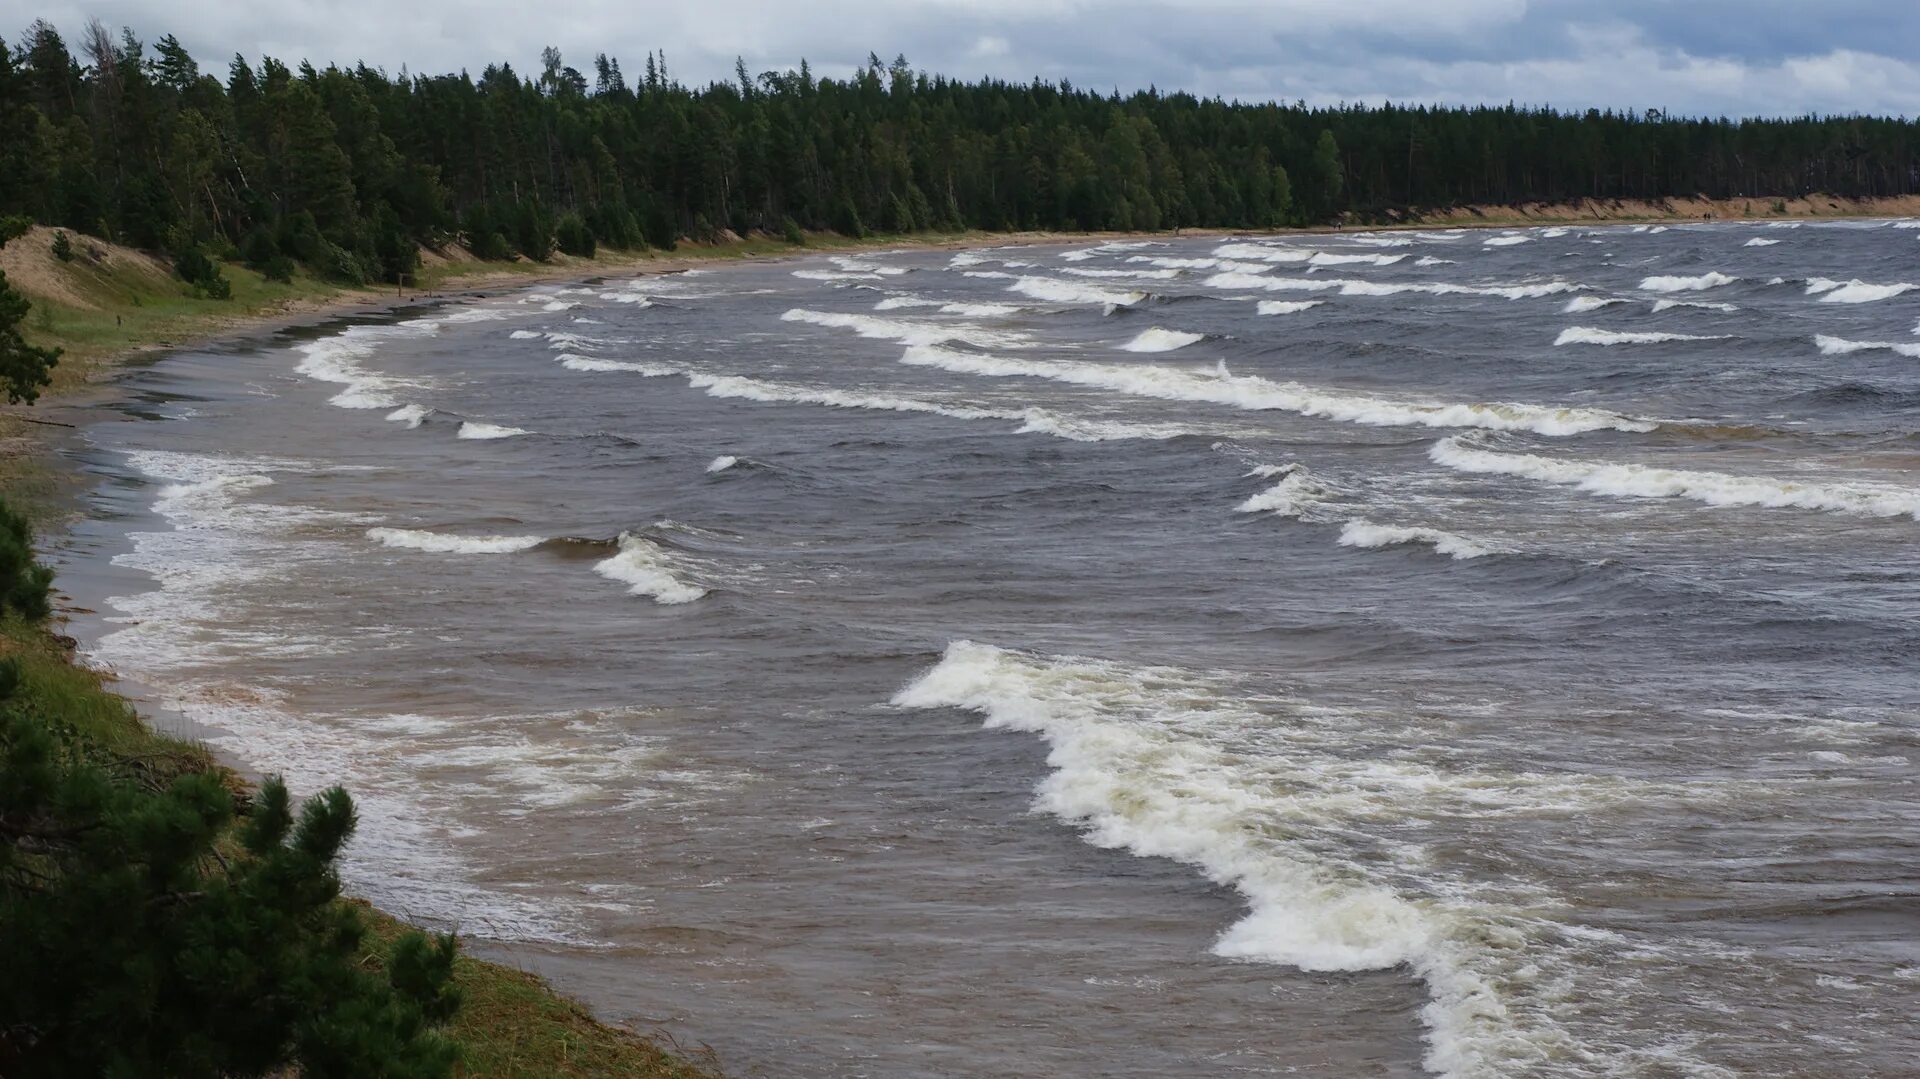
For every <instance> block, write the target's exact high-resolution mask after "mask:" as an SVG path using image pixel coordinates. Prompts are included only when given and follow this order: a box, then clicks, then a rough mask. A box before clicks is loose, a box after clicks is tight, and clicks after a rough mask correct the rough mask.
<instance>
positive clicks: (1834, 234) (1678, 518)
mask: <svg viewBox="0 0 1920 1079" xmlns="http://www.w3.org/2000/svg"><path fill="white" fill-rule="evenodd" d="M1915 224H1916V223H1915V222H1864V223H1851V224H1828V225H1807V226H1805V227H1794V226H1784V227H1778V226H1777V227H1764V226H1758V225H1703V226H1698V227H1673V228H1648V227H1646V226H1636V227H1631V228H1619V227H1616V228H1604V229H1601V228H1595V229H1587V228H1577V227H1567V228H1554V229H1546V230H1533V231H1524V232H1511V233H1495V232H1471V233H1468V232H1432V233H1394V234H1346V235H1335V236H1321V237H1305V236H1302V237H1289V238H1286V239H1243V240H1234V241H1222V240H1220V239H1217V238H1216V239H1175V240H1171V241H1168V242H1140V243H1113V244H1104V245H1099V246H1081V247H1077V248H1070V247H1059V248H1015V249H1000V250H991V249H989V250H977V251H964V252H959V253H954V252H892V253H882V254H875V255H862V256H859V257H857V258H829V257H815V258H808V259H802V260H798V261H794V262H785V263H768V264H760V265H741V266H737V267H729V268H725V269H713V270H709V271H704V272H697V273H688V274H684V275H678V276H667V277H651V278H644V279H640V280H633V281H625V280H622V281H608V282H603V283H596V284H593V285H591V286H587V287H578V288H566V289H558V290H554V289H549V290H544V291H539V292H531V293H527V294H522V295H513V296H505V297H497V298H492V299H484V300H471V301H467V302H460V303H452V304H448V305H445V306H441V307H435V308H431V309H422V310H418V311H413V312H408V313H405V314H403V315H401V316H399V317H396V318H393V319H384V320H377V321H372V322H367V323H365V324H360V325H353V326H336V327H332V328H329V329H328V330H326V331H325V332H323V333H320V334H318V335H317V336H316V335H315V334H312V333H303V334H298V335H291V336H289V337H287V338H285V339H283V340H276V341H274V342H272V343H271V344H269V345H263V346H260V347H252V348H244V349H231V350H221V351H210V352H202V353H188V354H182V355H177V356H174V357H171V358H169V359H167V360H165V361H163V362H161V363H159V364H157V365H155V366H153V367H152V368H150V369H148V370H146V371H144V372H142V373H140V374H138V375H137V376H134V377H133V378H132V380H131V382H132V385H133V387H134V388H135V389H136V391H137V393H136V397H137V407H135V408H132V409H130V410H129V417H130V421H132V420H137V422H124V423H116V424H104V425H101V426H100V427H98V428H96V430H95V432H94V444H95V451H94V452H93V453H92V455H91V459H92V461H93V463H94V465H95V467H97V468H99V469H101V470H102V471H103V473H104V474H106V475H107V476H108V481H107V482H106V483H105V484H104V485H103V487H102V489H101V493H100V495H99V498H98V504H99V506H100V508H101V510H102V517H101V523H100V524H98V525H97V526H95V527H93V528H91V529H89V530H88V532H87V534H86V535H85V536H83V537H82V539H83V541H84V542H83V543H82V544H81V545H80V549H81V550H82V551H94V552H97V557H95V558H94V564H93V568H92V569H91V570H88V568H87V567H86V566H79V567H74V568H73V569H70V571H69V575H70V578H71V579H72V580H74V581H76V582H78V584H79V586H80V591H81V592H82V593H84V592H86V591H87V590H88V589H91V590H93V591H95V592H98V593H100V595H99V596H95V597H87V596H85V595H83V596H82V597H81V598H82V599H88V598H92V599H102V598H104V597H109V596H110V597H111V598H110V599H109V600H107V601H106V602H105V603H104V604H102V606H103V607H104V608H105V609H106V612H107V616H106V617H105V618H104V620H103V621H102V622H101V623H100V624H99V625H97V626H94V627H92V631H93V632H92V634H91V635H92V636H93V638H94V639H93V640H91V641H90V644H89V647H90V651H91V653H92V654H93V655H94V656H95V657H96V658H97V660H98V661H99V662H101V663H104V664H107V665H110V666H112V667H113V668H115V669H116V670H118V671H120V672H122V673H124V674H126V675H128V676H131V677H135V678H137V679H138V680H139V681H140V682H141V683H143V684H144V685H146V686H148V687H150V688H151V691H152V693H153V695H154V697H155V698H156V700H157V701H158V702H159V703H164V704H166V705H168V706H170V707H171V708H173V709H175V710H176V711H177V712H178V713H180V714H182V715H184V716H185V717H187V718H188V719H190V720H192V721H194V722H196V723H198V724H203V725H204V728H205V731H206V734H207V736H208V737H210V738H211V739H212V740H213V741H214V742H215V744H216V745H218V746H219V747H220V748H222V749H223V750H224V751H226V752H227V753H229V754H230V755H231V756H232V757H233V758H235V759H236V760H239V761H242V762H245V763H247V764H249V765H251V766H252V767H254V768H256V769H258V770H260V771H284V772H286V773H287V774H288V775H290V776H293V777H295V778H296V779H297V780H298V781H299V782H300V783H302V784H305V785H307V786H308V787H317V786H318V785H320V784H322V783H328V782H335V781H338V782H342V783H346V784H348V785H349V786H350V787H351V788H352V789H353V791H354V792H355V794H356V795H358V796H359V798H360V801H361V804H362V807H363V814H362V819H363V824H362V832H361V836H360V839H359V840H358V842H357V845H356V846H355V848H354V850H353V854H352V859H351V864H350V866H349V875H350V879H351V884H352V886H353V888H354V889H356V890H357V891H358V892H360V893H362V894H365V895H367V896H369V897H371V898H373V899H374V900H376V901H378V902H379V903H381V904H383V905H387V906H390V907H392V908H394V909H397V910H400V911H404V912H407V913H410V914H412V915H414V916H416V917H418V918H420V919H423V920H426V921H428V922H431V923H434V924H447V925H458V926H460V927H461V928H462V929H464V930H465V931H467V932H468V933H470V934H473V935H475V936H476V937H478V938H481V939H482V940H484V941H491V942H493V945H492V946H493V947H496V948H503V949H506V950H508V951H509V953H510V954H511V955H512V956H513V957H514V958H515V959H517V960H519V961H522V962H525V963H529V964H531V965H533V966H535V967H537V968H538V969H541V970H543V971H546V972H548V973H550V974H552V975H554V976H555V977H556V978H558V979H559V981H560V983H561V984H562V986H563V987H565V988H567V989H569V990H571V991H574V992H576V993H579V994H581V995H583V996H585V997H586V998H587V999H588V1000H590V1001H591V1002H592V1003H593V1004H595V1005H596V1006H598V1007H599V1008H600V1009H601V1010H602V1011H603V1012H605V1013H606V1014H608V1015H610V1016H612V1017H615V1018H629V1019H635V1020H637V1021H639V1022H640V1023H642V1024H643V1025H647V1026H652V1027H657V1028H661V1029H665V1030H667V1031H670V1032H671V1033H672V1034H674V1036H675V1037H677V1038H679V1039H680V1040H681V1041H683V1042H686V1043H690V1044H691V1043H699V1042H706V1043H710V1044H712V1045H713V1046H714V1047H715V1048H716V1049H717V1050H718V1052H719V1053H720V1056H721V1059H722V1060H723V1061H724V1062H726V1063H727V1064H728V1065H730V1066H731V1067H732V1068H733V1069H734V1070H735V1071H737V1072H738V1073H740V1074H744V1075H751V1074H766V1075H782V1076H856V1075H873V1076H953V1075H1031V1074H1050V1075H1137V1076H1158V1075H1175V1074H1177V1075H1215V1074H1218V1075H1227V1074H1275V1073H1294V1072H1300V1073H1309V1074H1324V1075H1338V1076H1349V1075H1418V1074H1423V1073H1434V1074H1443V1075H1451V1076H1567V1077H1573V1076H1732V1075H1742V1076H1745V1075H1796V1076H1799V1075H1808V1076H1825V1075H1834V1076H1839V1075H1894V1074H1912V1070H1913V1067H1914V1061H1915V1059H1916V1058H1920V1032H1917V1031H1916V1029H1915V1025H1914V1021H1913V1016H1914V1014H1915V1013H1916V1010H1920V942H1917V941H1920V937H1917V936H1916V929H1917V928H1920V917H1916V915H1917V914H1920V901H1917V900H1916V894H1917V893H1920V875H1916V870H1915V868H1914V867H1915V865H1916V855H1920V844H1917V843H1916V841H1915V833H1914V825H1915V821H1916V809H1920V806H1917V805H1916V791H1915V770H1914V762H1915V760H1916V759H1920V745H1916V737H1917V736H1916V722H1917V716H1916V711H1917V710H1920V562H1917V561H1916V557H1915V553H1916V545H1915V541H1916V539H1920V480H1917V479H1916V472H1915V470H1916V467H1920V435H1916V429H1917V428H1920V424H1917V422H1916V421H1920V325H1916V320H1920V287H1916V286H1917V285H1920V230H1915V229H1914V228H1912V226H1913V225H1915ZM83 557H84V556H83ZM109 559H110V560H111V565H110V566H108V565H107V564H106V563H107V561H108V560H109Z"/></svg>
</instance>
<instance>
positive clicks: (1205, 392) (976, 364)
mask: <svg viewBox="0 0 1920 1079" xmlns="http://www.w3.org/2000/svg"><path fill="white" fill-rule="evenodd" d="M900 362H902V363H906V364H910V365H914V366H921V367H938V368H942V369H944V370H948V371H954V372H957V373H960V374H973V375H986V376H989V377H1009V376H1021V377H1027V378H1043V379H1051V380H1053V381H1056V382H1066V383H1072V384H1075V385H1081V386H1097V387H1100V388H1102V389H1109V390H1116V391H1118V392H1120V393H1125V394H1130V395H1133V396H1136V397H1155V398H1159V399H1161V400H1169V401H1198V402H1205V403H1210V404H1220V405H1229V406H1231V407H1234V408H1241V409H1248V410H1252V411H1261V410H1277V411H1283V412H1297V413H1300V414H1301V415H1304V416H1316V417H1320V418H1324V419H1331V420H1340V421H1343V422H1347V423H1359V424H1367V425H1372V426H1386V427H1402V426H1421V427H1484V428H1487V429H1490V430H1496V431H1532V432H1535V433H1537V434H1543V435H1570V434H1579V433H1582V432H1585V431H1598V430H1609V429H1610V430H1615V431H1651V430H1653V429H1654V428H1655V427H1656V426H1657V425H1656V424H1654V423H1653V422H1651V421H1649V420H1641V419H1635V418H1632V417H1628V416H1622V415H1619V414H1618V413H1614V412H1607V411H1605V410H1603V409H1591V408H1552V407H1547V406H1543V405H1522V404H1506V403H1495V404H1477V403H1476V404H1444V403H1438V402H1418V401H1395V400H1391V399H1386V398H1379V397H1365V396H1360V395H1348V394H1340V393H1334V392H1330V391H1327V390H1319V389H1314V388H1312V387H1308V386H1303V385H1300V384H1298V383H1292V382H1272V381H1269V380H1267V379H1264V378H1260V377H1258V376H1256V375H1232V374H1228V373H1226V371H1225V368H1224V365H1223V366H1222V367H1221V368H1220V369H1219V370H1218V371H1200V370H1184V369H1180V368H1174V367H1158V366H1139V365H1115V364H1100V363H1087V362H1081V361H1066V360H1062V361H1039V360H1018V359H1012V358H1008V357H1003V356H983V355H977V354H973V353H961V352H954V351H952V350H950V349H942V348H935V347H931V346H922V345H915V346H911V347H909V348H908V349H907V350H906V353H905V354H904V355H903V356H901V358H900Z"/></svg>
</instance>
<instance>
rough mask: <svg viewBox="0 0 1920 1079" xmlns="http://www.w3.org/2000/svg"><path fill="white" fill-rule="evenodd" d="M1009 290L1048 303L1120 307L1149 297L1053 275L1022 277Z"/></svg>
mask: <svg viewBox="0 0 1920 1079" xmlns="http://www.w3.org/2000/svg"><path fill="white" fill-rule="evenodd" d="M1007 291H1009V292H1017V293H1020V294H1021V295H1023V296H1031V297H1033V298H1034V299H1036V300H1045V301H1047V302H1048V303H1101V304H1113V305H1115V306H1118V307H1127V306H1131V305H1133V304H1136V303H1139V302H1140V301H1141V300H1144V299H1146V298H1147V294H1146V293H1144V292H1114V291H1113V290H1111V289H1101V288H1094V287H1093V286H1090V285H1082V284H1080V283H1078V282H1075V281H1062V280H1059V279H1058V278H1053V277H1022V278H1020V279H1018V280H1016V281H1015V282H1014V283H1013V284H1011V285H1009V286H1008V287H1007Z"/></svg>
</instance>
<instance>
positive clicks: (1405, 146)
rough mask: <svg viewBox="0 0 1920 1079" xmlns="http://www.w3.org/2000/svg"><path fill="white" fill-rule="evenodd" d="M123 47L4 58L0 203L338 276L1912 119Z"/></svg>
mask: <svg viewBox="0 0 1920 1079" xmlns="http://www.w3.org/2000/svg"><path fill="white" fill-rule="evenodd" d="M121 53H122V54H123V55H122V56H121V57H120V60H119V62H118V63H117V64H115V65H109V70H108V71H107V72H106V73H104V74H103V73H102V72H101V71H99V70H95V69H94V68H93V67H83V66H82V65H80V64H78V63H76V62H75V60H74V57H73V56H72V55H71V53H70V52H69V50H68V48H67V46H66V44H65V42H64V39H63V38H62V37H61V36H60V34H59V32H58V31H57V30H56V29H55V28H54V27H52V26H50V25H47V24H46V23H36V24H35V25H34V26H32V27H29V28H28V29H27V32H26V34H25V35H24V36H23V37H22V38H21V39H20V46H19V48H18V49H17V50H16V49H13V48H7V49H4V50H0V213H6V212H11V213H23V214H27V215H29V216H31V217H33V218H35V219H37V220H41V221H44V222H46V223H49V224H55V225H60V226H64V227H67V228H70V229H75V230H86V231H90V232H98V233H99V234H101V235H104V236H119V237H122V238H124V239H125V240H127V241H128V242H132V243H136V244H157V243H159V242H160V241H161V240H163V239H164V238H165V237H167V236H170V235H184V236H189V237H195V238H197V239H198V241H199V242H201V243H203V244H209V245H213V244H214V240H215V238H219V239H222V240H224V241H225V242H227V243H233V244H239V243H241V241H243V240H244V239H246V238H247V237H248V236H249V235H250V234H251V233H252V232H253V231H254V230H256V229H260V228H265V229H268V230H270V231H272V232H274V234H275V238H276V241H277V246H278V248H279V254H280V255H282V256H284V257H287V258H291V259H295V260H298V261H300V262H302V263H305V264H307V265H309V266H311V267H313V268H314V270H315V271H316V272H317V273H320V274H322V275H324V276H327V277H330V278H333V279H336V280H343V281H352V280H364V279H367V278H370V277H386V278H389V279H391V278H393V277H395V276H397V275H402V274H405V273H407V272H410V270H409V269H408V266H409V259H410V256H409V255H408V254H407V251H408V250H409V248H417V246H418V245H420V244H426V245H428V246H437V245H439V244H440V243H442V242H443V241H445V240H446V239H448V238H450V237H451V236H453V235H455V234H458V235H461V236H463V237H464V239H465V242H466V243H467V245H468V246H469V247H470V248H471V249H472V250H473V252H474V253H475V254H476V255H479V256H481V257H484V258H506V257H511V255H512V254H513V252H516V251H517V252H519V253H520V254H522V255H524V256H526V257H528V258H531V259H536V260H538V259H544V258H546V257H547V255H548V253H549V252H550V251H551V250H552V247H553V243H554V240H555V239H556V237H555V230H556V227H557V225H558V218H560V217H564V215H566V214H568V213H573V214H577V215H578V216H579V219H580V221H581V223H582V225H583V226H584V228H585V231H586V232H587V233H588V234H589V235H591V237H592V238H593V241H594V243H595V245H596V246H600V245H605V246H608V247H615V248H629V247H635V246H639V245H640V244H642V243H645V244H650V245H652V246H654V247H658V248H663V249H671V248H672V247H673V245H674V243H675V241H676V239H677V238H679V237H681V236H691V237H694V238H697V239H701V240H702V241H705V240H708V239H711V238H712V237H713V236H715V235H717V234H718V232H719V229H720V228H721V227H725V228H728V229H731V230H732V231H733V232H735V233H739V234H741V235H746V234H748V233H751V232H755V231H760V232H768V233H779V234H782V235H785V234H786V231H787V230H786V228H785V222H786V221H787V220H788V219H789V218H790V219H792V220H793V222H794V223H795V224H796V225H797V226H799V227H800V228H801V229H822V228H831V229H834V230H837V231H839V232H842V233H844V234H846V235H849V236H861V235H864V234H865V233H866V231H867V229H869V228H872V227H880V228H884V229H886V230H888V231H909V230H920V229H941V230H949V231H960V230H964V229H967V228H991V229H1012V228H1049V229H1095V228H1128V229H1143V230H1151V229H1165V228H1176V227H1181V226H1187V225H1210V226H1224V227H1236V228H1244V227H1266V226H1270V225H1274V224H1281V223H1285V224H1312V223H1317V222H1323V221H1330V220H1335V219H1340V218H1343V217H1350V218H1354V219H1357V220H1385V219H1390V218H1392V217H1394V216H1395V215H1397V214H1399V213H1400V212H1401V211H1404V210H1408V209H1420V208H1424V209H1434V208H1444V207H1451V206H1457V205H1462V204H1471V203H1521V202H1530V201H1543V200H1544V201H1564V200H1570V199H1575V198H1595V199H1628V198H1639V199H1659V198H1664V197H1671V196H1682V195H1695V194H1701V195H1707V196H1712V197H1722V198H1724V197H1733V196H1741V195H1748V196H1751V195H1753V193H1755V192H1760V193H1762V195H1761V197H1764V198H1773V197H1775V196H1802V195H1806V194H1809V193H1812V192H1816V191H1825V192H1832V193H1834V194H1836V195H1842V196H1890V195H1906V194H1913V193H1915V192H1917V191H1920V123H1916V121H1914V120H1910V119H1882V118H1873V117H1858V116H1835V117H1807V118H1802V119H1795V120H1745V121H1729V120H1695V119H1686V118H1675V117H1669V116H1667V115H1666V114H1664V113H1660V112H1657V111H1655V112H1638V111H1616V112H1601V111H1597V110H1596V111H1588V112H1584V113H1559V112H1554V111H1552V110H1549V109H1522V108H1517V107H1514V106H1502V107H1475V108H1429V107H1421V108H1402V107H1399V106H1392V105H1388V106H1381V107H1377V108H1374V107H1341V108H1312V109H1309V108H1306V107H1304V106H1300V105H1291V106H1290V105H1280V104H1262V103H1246V104H1240V103H1228V102H1225V101H1221V100H1218V99H1211V100H1208V99H1200V98H1196V97H1193V96H1192V95H1189V94H1182V93H1173V94H1163V93H1159V92H1156V91H1145V92H1140V93H1135V94H1132V95H1130V96H1126V97H1121V96H1118V95H1102V94H1098V93H1089V92H1087V91H1083V90H1079V89H1076V88H1073V87H1070V86H1068V85H1066V84H1064V83H1059V84H1052V83H1047V82H1042V81H1032V82H1015V83H1008V82H999V81H994V80H982V81H979V82H971V83H969V82H959V81H954V80H951V79H947V78H944V77H940V76H935V75H928V74H924V73H921V72H916V71H914V70H913V69H912V68H911V67H909V66H908V65H907V64H906V63H904V62H903V61H896V62H895V63H893V64H890V65H881V64H880V63H879V62H878V60H877V58H875V59H874V60H873V61H872V62H870V63H869V64H868V65H867V66H866V67H864V68H862V69H860V70H858V71H856V72H855V73H853V74H852V75H851V76H850V77H848V78H845V79H838V80H836V79H819V78H815V77H814V76H813V75H812V73H811V72H810V71H809V70H808V69H807V68H806V66H805V65H804V64H803V65H802V66H801V70H799V71H788V72H769V73H767V74H765V75H761V76H759V77H757V78H756V77H750V76H745V73H744V72H738V71H737V72H735V73H734V77H733V78H731V79H729V80H726V81H724V82H718V83H714V84H712V85H708V86H704V87H689V86H686V85H683V84H681V83H679V82H677V81H675V80H674V79H673V78H672V77H671V76H669V75H668V73H667V71H666V67H665V65H664V64H663V63H660V62H659V60H658V58H657V57H655V56H649V57H648V58H647V61H648V62H647V65H646V72H647V73H646V74H645V75H644V76H643V77H642V78H641V79H640V80H638V84H637V85H631V86H630V85H628V84H627V83H626V82H625V81H624V79H623V77H622V76H621V75H620V65H619V62H618V61H617V60H615V59H612V58H608V57H598V58H595V61H594V63H593V65H592V68H593V77H592V78H589V77H587V76H585V75H582V74H581V73H580V72H579V71H577V70H575V68H573V67H570V66H568V65H567V64H566V63H565V62H564V60H563V58H562V57H561V56H560V55H559V54H558V53H557V52H551V53H550V54H548V55H545V56H543V58H542V62H541V67H540V71H539V72H538V73H537V75H536V77H534V78H526V77H523V76H522V75H521V74H520V73H518V72H516V71H515V70H514V69H512V68H510V67H508V66H506V65H504V64H495V65H490V66H487V67H485V68H483V69H481V70H479V72H478V74H477V75H467V74H464V73H462V74H457V75H433V76H418V75H415V76H408V75H390V74H387V73H383V72H381V71H376V70H373V69H371V68H368V67H365V66H362V65H354V66H350V67H339V66H325V67H315V66H312V65H309V64H306V63H301V64H299V65H298V66H297V67H292V68H290V67H289V66H288V65H287V64H285V63H282V62H280V61H278V60H274V59H272V58H263V59H260V60H259V61H258V62H257V63H254V62H251V61H248V60H246V59H243V58H239V57H236V58H235V59H234V62H233V63H232V64H231V65H229V66H228V68H227V72H226V78H225V82H224V84H222V82H221V81H219V80H218V79H215V78H213V77H212V76H210V75H206V74H202V73H201V69H200V66H199V64H197V63H196V62H195V61H194V60H193V58H192V57H191V56H189V55H187V53H186V51H185V50H184V49H183V48H182V47H181V46H180V44H179V42H178V41H176V40H174V39H173V38H171V37H163V38H162V39H161V40H160V42H159V43H158V44H157V45H156V46H155V47H154V49H153V54H154V55H152V56H147V55H144V54H143V50H142V49H141V47H140V46H139V44H138V42H131V41H130V42H128V43H127V44H126V45H124V46H123V47H122V48H121ZM578 239H579V234H578V233H577V232H573V231H572V230H571V229H569V235H568V239H567V243H568V245H570V246H575V247H578V246H579V244H578V243H577V242H576V241H577V240H578ZM215 249H217V247H215ZM260 264H261V265H263V266H264V265H266V264H267V262H266V261H262V262H261V263H260Z"/></svg>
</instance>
